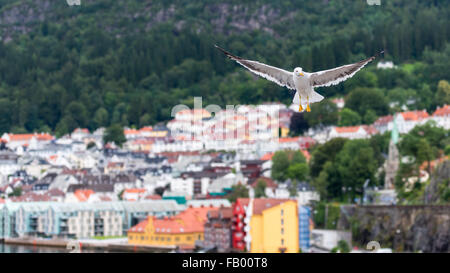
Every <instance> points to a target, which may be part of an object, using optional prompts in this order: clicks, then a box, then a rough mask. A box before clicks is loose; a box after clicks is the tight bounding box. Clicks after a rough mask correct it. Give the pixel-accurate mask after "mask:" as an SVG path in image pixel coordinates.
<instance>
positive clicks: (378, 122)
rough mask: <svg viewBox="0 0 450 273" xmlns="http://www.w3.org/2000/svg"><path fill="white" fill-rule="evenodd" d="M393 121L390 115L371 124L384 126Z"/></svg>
mask: <svg viewBox="0 0 450 273" xmlns="http://www.w3.org/2000/svg"><path fill="white" fill-rule="evenodd" d="M393 119H394V117H393V116H392V115H388V116H384V117H379V118H378V119H377V120H376V121H375V122H374V123H373V124H374V125H386V124H388V123H389V122H391V121H392V120H393Z"/></svg>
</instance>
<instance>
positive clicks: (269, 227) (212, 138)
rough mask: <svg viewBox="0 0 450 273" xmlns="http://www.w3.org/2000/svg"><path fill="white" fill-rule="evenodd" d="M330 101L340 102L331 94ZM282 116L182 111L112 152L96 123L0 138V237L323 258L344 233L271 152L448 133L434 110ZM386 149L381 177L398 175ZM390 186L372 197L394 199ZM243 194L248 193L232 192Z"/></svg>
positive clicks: (282, 108)
mask: <svg viewBox="0 0 450 273" xmlns="http://www.w3.org/2000/svg"><path fill="white" fill-rule="evenodd" d="M333 102H334V103H336V105H337V106H338V108H342V107H343V104H344V102H343V100H342V99H336V100H333ZM293 113H294V111H293V110H292V109H291V108H290V107H288V106H286V105H283V104H279V103H268V104H261V105H258V106H250V105H244V106H241V107H240V108H238V109H234V110H232V111H229V110H219V111H215V112H214V115H213V113H212V112H209V111H208V110H207V109H203V108H202V109H193V110H191V109H183V110H181V111H178V112H177V113H176V114H175V115H174V118H173V119H172V120H170V121H169V122H167V124H165V125H164V124H157V125H155V126H146V127H143V128H140V129H137V128H123V135H124V137H125V142H124V143H123V144H122V145H117V144H116V143H114V142H108V143H104V134H105V129H104V128H99V129H97V130H95V131H93V132H90V131H89V130H88V129H85V128H77V129H75V130H74V131H73V132H72V133H71V134H68V135H64V136H62V137H59V138H57V137H55V136H53V135H51V134H49V133H33V134H13V133H5V134H3V135H2V136H1V139H0V141H1V150H0V212H1V213H0V237H1V238H3V239H5V238H25V237H30V236H31V237H33V238H75V239H94V238H122V239H123V240H122V242H124V243H126V244H129V245H148V246H152V247H155V248H156V249H158V248H159V249H164V248H167V247H169V248H170V247H173V249H174V250H176V251H185V252H191V251H198V250H202V251H208V250H214V251H218V252H231V251H248V252H258V253H259V252H299V251H300V252H310V251H312V247H311V246H312V245H314V246H315V247H316V249H325V250H328V251H329V250H331V249H332V248H333V247H335V246H336V244H337V242H338V241H339V240H345V241H347V242H349V243H350V244H351V238H349V237H348V234H341V233H340V232H338V231H331V230H319V229H316V228H315V226H314V221H313V218H312V217H313V214H314V211H313V209H312V207H311V205H312V204H313V203H314V202H318V201H320V194H319V192H318V190H317V189H315V187H314V186H312V185H311V184H309V183H306V182H305V181H301V180H300V181H295V183H294V181H293V180H292V179H291V178H289V179H286V180H283V181H280V180H279V179H274V177H273V175H272V166H273V164H274V163H273V160H272V159H273V157H274V154H275V153H276V152H279V151H296V152H300V153H301V155H302V156H303V157H304V158H305V159H306V161H307V162H309V161H310V160H311V154H310V149H311V147H314V146H315V145H320V144H323V143H327V142H328V141H330V140H332V139H335V138H344V139H369V138H371V137H372V136H373V135H375V134H383V133H385V132H393V133H392V137H391V141H393V143H394V144H395V143H397V140H396V134H406V133H408V132H409V131H411V130H412V129H413V128H414V127H416V126H418V125H423V124H425V123H427V122H429V121H432V122H433V124H435V126H438V127H440V128H444V129H446V130H449V129H450V106H449V105H445V106H443V107H440V108H438V109H437V110H436V111H435V112H434V113H432V114H428V113H427V112H426V111H406V112H399V113H397V114H395V115H389V116H383V117H380V118H378V119H377V120H376V121H375V122H374V123H373V124H367V125H358V126H350V127H338V126H325V127H323V126H322V127H321V128H320V129H318V128H314V129H309V130H308V131H307V132H305V133H304V134H303V135H302V136H295V137H293V136H291V135H290V134H289V131H290V122H291V117H292V115H293ZM391 146H392V145H391ZM391 146H390V150H389V157H388V158H387V161H388V162H390V163H389V164H386V166H387V167H386V179H388V180H386V181H390V180H389V179H391V180H392V179H393V176H395V172H396V170H397V168H398V166H397V167H395V164H396V163H395V162H396V161H398V151H397V156H396V154H395V153H396V151H395V149H396V148H395V145H393V146H392V147H391ZM389 160H390V161H389ZM397 165H398V163H397ZM393 166H394V167H393ZM392 168H394V170H392ZM427 175H428V174H427ZM393 183H394V182H391V183H385V188H384V189H379V190H380V192H384V193H386V192H388V195H389V194H391V195H395V192H394V190H393ZM262 185H263V186H262ZM242 190H243V191H247V192H248V194H247V195H245V194H244V195H242V196H241V195H239V194H238V191H242ZM394 199H395V198H391V199H389V200H391V201H388V202H394V201H393V200H394ZM314 238H315V239H314ZM318 238H320V240H319V239H318ZM330 240H331V241H332V242H333V243H330ZM327 244H328V245H327ZM317 247H318V248H317Z"/></svg>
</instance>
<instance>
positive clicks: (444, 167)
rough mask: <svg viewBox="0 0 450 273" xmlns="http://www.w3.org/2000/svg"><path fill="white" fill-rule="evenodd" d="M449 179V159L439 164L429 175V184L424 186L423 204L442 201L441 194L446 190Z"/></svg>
mask: <svg viewBox="0 0 450 273" xmlns="http://www.w3.org/2000/svg"><path fill="white" fill-rule="evenodd" d="M449 180H450V160H447V161H444V162H443V163H442V164H440V165H439V166H438V167H437V169H436V171H435V172H434V174H433V175H432V177H431V181H430V184H429V185H428V186H427V187H426V188H425V193H424V196H423V197H424V202H425V204H436V203H444V202H445V201H446V200H442V194H443V192H444V191H445V190H448V187H449V186H450V185H449Z"/></svg>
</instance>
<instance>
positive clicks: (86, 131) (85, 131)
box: [73, 128, 89, 134]
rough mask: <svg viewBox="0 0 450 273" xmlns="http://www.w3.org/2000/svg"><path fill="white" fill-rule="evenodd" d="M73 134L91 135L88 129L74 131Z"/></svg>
mask: <svg viewBox="0 0 450 273" xmlns="http://www.w3.org/2000/svg"><path fill="white" fill-rule="evenodd" d="M73 133H84V134H89V130H88V129H86V128H77V129H75V130H73Z"/></svg>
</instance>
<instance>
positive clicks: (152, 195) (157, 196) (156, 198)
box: [144, 194, 162, 200]
mask: <svg viewBox="0 0 450 273" xmlns="http://www.w3.org/2000/svg"><path fill="white" fill-rule="evenodd" d="M144 199H145V200H161V199H162V198H161V196H160V195H157V194H151V195H147V196H145V197H144Z"/></svg>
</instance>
